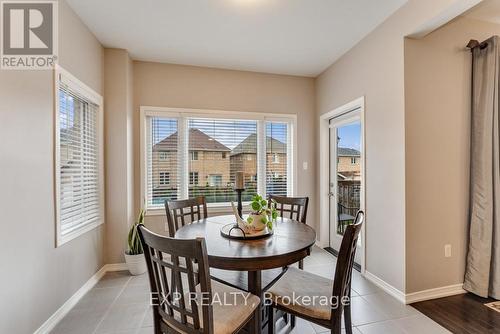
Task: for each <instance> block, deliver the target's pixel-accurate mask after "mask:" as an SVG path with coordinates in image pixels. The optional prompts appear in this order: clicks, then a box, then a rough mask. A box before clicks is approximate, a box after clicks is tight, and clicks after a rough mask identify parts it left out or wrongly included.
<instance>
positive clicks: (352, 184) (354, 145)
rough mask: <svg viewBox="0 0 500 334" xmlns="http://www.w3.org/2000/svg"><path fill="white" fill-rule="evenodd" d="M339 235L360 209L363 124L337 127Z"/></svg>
mask: <svg viewBox="0 0 500 334" xmlns="http://www.w3.org/2000/svg"><path fill="white" fill-rule="evenodd" d="M336 151H337V194H336V195H337V196H336V198H337V234H339V235H343V234H344V231H345V228H346V226H347V225H349V224H352V223H353V222H354V218H355V217H356V213H357V212H358V210H359V209H360V204H361V203H360V194H361V123H360V122H359V121H355V122H352V123H349V124H345V125H341V126H339V127H337V150H336Z"/></svg>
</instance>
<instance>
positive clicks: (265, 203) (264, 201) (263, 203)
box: [260, 199, 267, 208]
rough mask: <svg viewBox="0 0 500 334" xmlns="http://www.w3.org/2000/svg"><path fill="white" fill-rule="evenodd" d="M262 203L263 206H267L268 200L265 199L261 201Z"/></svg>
mask: <svg viewBox="0 0 500 334" xmlns="http://www.w3.org/2000/svg"><path fill="white" fill-rule="evenodd" d="M260 205H262V207H263V208H265V207H266V206H267V201H266V200H265V199H263V200H262V201H260Z"/></svg>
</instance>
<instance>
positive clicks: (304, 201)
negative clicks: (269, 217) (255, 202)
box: [268, 195, 309, 224]
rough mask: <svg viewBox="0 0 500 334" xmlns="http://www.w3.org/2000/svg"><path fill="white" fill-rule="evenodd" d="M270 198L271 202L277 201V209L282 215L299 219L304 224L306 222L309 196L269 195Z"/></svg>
mask: <svg viewBox="0 0 500 334" xmlns="http://www.w3.org/2000/svg"><path fill="white" fill-rule="evenodd" d="M268 198H269V202H270V201H272V200H273V201H274V202H276V210H277V211H278V214H279V215H280V217H284V218H290V219H293V220H297V221H299V222H301V223H304V224H305V223H306V220H307V206H308V204H309V197H287V196H278V195H269V196H268ZM286 216H288V217H286Z"/></svg>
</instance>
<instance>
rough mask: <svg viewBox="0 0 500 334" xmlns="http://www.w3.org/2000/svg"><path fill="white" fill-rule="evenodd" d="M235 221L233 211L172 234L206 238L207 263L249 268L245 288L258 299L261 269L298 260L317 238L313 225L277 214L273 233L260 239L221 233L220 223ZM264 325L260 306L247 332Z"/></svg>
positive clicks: (221, 267)
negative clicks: (242, 238) (236, 238)
mask: <svg viewBox="0 0 500 334" xmlns="http://www.w3.org/2000/svg"><path fill="white" fill-rule="evenodd" d="M234 222H235V217H234V216H233V215H226V216H217V217H209V218H206V219H202V220H199V221H195V222H193V223H192V224H188V225H185V226H183V227H181V228H180V229H179V230H177V232H176V233H175V237H176V238H178V239H194V238H199V237H202V238H205V243H206V245H207V253H208V263H209V266H210V267H211V268H217V269H223V270H231V271H246V272H248V275H247V279H248V282H247V284H248V285H247V290H248V291H249V292H251V293H253V294H254V295H256V296H259V297H260V298H261V300H262V297H263V292H264V291H263V284H262V271H264V270H266V269H274V268H283V267H285V266H288V265H291V264H293V263H296V262H298V261H299V260H301V259H303V258H305V257H306V256H308V255H309V254H310V251H311V247H312V246H313V245H314V242H315V241H316V232H315V231H314V229H313V228H311V227H310V226H308V225H306V224H304V223H300V222H298V221H295V220H291V219H288V218H278V219H277V220H276V222H275V223H274V227H273V232H274V233H273V234H272V235H270V236H268V237H265V238H262V239H256V240H235V239H228V238H226V237H224V236H222V235H221V232H220V230H221V227H223V226H224V225H227V224H231V223H234ZM261 307H262V306H261ZM263 325H265V324H263V322H262V310H260V311H259V312H256V316H255V318H254V319H253V321H251V323H250V324H249V332H250V333H261V331H262V327H263Z"/></svg>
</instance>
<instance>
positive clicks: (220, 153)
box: [151, 129, 231, 189]
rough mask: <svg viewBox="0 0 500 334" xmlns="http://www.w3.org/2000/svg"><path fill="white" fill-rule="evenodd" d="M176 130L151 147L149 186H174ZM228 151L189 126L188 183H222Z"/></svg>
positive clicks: (227, 179) (226, 176)
mask: <svg viewBox="0 0 500 334" xmlns="http://www.w3.org/2000/svg"><path fill="white" fill-rule="evenodd" d="M177 137H178V136H177V132H175V133H173V134H171V135H170V136H168V137H166V138H165V139H163V140H162V141H160V142H158V143H157V144H155V145H154V146H153V154H152V161H153V162H152V164H151V165H152V169H153V170H152V173H153V177H152V179H153V187H154V188H159V189H168V188H171V189H174V188H176V187H177V183H178V181H177V159H178V158H177V145H178V143H177V140H178V138H177ZM230 152H231V150H230V149H229V148H228V147H227V146H225V145H223V144H221V143H220V142H218V141H217V140H215V139H214V138H212V137H210V136H209V135H207V134H205V133H204V132H202V131H200V130H198V129H189V185H190V186H226V185H227V184H228V183H229V182H230V174H229V170H230V168H229V165H230V159H229V153H230Z"/></svg>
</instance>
